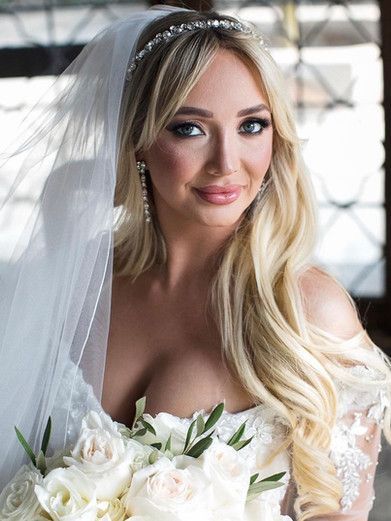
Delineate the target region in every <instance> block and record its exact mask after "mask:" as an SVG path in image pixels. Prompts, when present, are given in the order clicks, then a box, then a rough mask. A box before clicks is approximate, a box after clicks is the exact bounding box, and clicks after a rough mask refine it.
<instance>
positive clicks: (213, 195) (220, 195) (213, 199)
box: [194, 185, 242, 204]
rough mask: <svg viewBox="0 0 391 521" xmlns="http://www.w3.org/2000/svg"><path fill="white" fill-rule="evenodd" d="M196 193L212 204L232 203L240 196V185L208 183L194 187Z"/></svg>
mask: <svg viewBox="0 0 391 521" xmlns="http://www.w3.org/2000/svg"><path fill="white" fill-rule="evenodd" d="M194 190H195V192H196V194H197V195H198V196H199V197H201V199H203V200H204V201H207V202H208V203H212V204H230V203H233V202H234V201H236V199H237V198H238V197H239V196H240V192H241V190H242V187H241V186H240V185H226V186H219V185H208V186H201V187H200V188H194Z"/></svg>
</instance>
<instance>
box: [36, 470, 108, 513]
mask: <svg viewBox="0 0 391 521" xmlns="http://www.w3.org/2000/svg"><path fill="white" fill-rule="evenodd" d="M35 493H36V495H37V497H38V500H39V502H40V503H41V505H42V508H43V509H44V510H45V511H46V512H47V513H48V514H49V515H50V516H51V517H52V519H53V520H54V521H95V519H96V515H97V512H98V506H97V502H96V487H95V485H94V483H93V482H92V481H91V480H90V479H89V478H88V477H87V476H85V475H84V474H83V473H82V472H81V471H80V470H79V469H77V468H75V467H69V468H65V469H63V468H60V469H54V470H52V471H51V472H49V474H48V475H47V476H46V477H45V478H44V479H43V483H42V485H35Z"/></svg>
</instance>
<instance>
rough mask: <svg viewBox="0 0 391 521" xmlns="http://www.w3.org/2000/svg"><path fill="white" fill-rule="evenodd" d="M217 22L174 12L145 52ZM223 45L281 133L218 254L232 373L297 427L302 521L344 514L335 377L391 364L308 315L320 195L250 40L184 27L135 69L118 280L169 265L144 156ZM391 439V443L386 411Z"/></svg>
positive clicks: (294, 445)
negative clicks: (147, 200) (149, 201)
mask: <svg viewBox="0 0 391 521" xmlns="http://www.w3.org/2000/svg"><path fill="white" fill-rule="evenodd" d="M209 18H221V19H222V18H230V17H228V16H224V17H223V16H222V15H219V14H218V13H215V12H208V13H198V12H196V11H188V12H185V11H182V12H179V13H178V12H173V13H170V14H168V15H167V16H165V17H164V18H162V19H159V20H157V21H154V22H153V23H151V24H150V25H149V26H148V27H147V28H146V29H145V30H144V32H143V34H142V35H141V37H140V39H139V43H138V49H142V48H143V46H144V45H145V44H146V43H147V42H148V41H149V40H151V39H152V38H153V37H154V36H155V35H156V34H157V33H158V32H162V31H164V30H166V29H167V28H168V27H169V26H171V25H177V24H181V23H187V22H192V21H195V20H207V19H209ZM232 20H234V21H236V20H235V18H232ZM221 48H224V49H229V50H230V51H231V52H232V53H234V54H235V55H236V56H238V57H239V58H240V59H241V60H242V61H243V62H244V63H245V64H246V65H247V66H248V67H249V69H250V70H251V71H252V72H253V74H254V75H256V77H257V79H258V81H259V85H260V87H261V89H262V92H263V93H264V95H265V97H266V99H267V102H268V103H269V107H270V108H271V111H272V115H273V132H274V135H273V153H272V159H271V164H270V167H269V169H268V172H267V174H266V178H265V179H266V181H267V185H266V189H265V190H264V192H263V193H262V196H261V198H260V200H259V202H257V203H255V201H254V202H253V203H252V205H251V206H250V207H249V208H248V209H247V211H246V214H245V215H244V216H243V219H242V220H241V223H240V225H239V226H238V227H237V229H236V230H235V232H234V233H233V234H232V236H231V237H230V238H229V240H228V241H227V242H226V244H225V245H224V248H223V249H222V251H221V252H220V258H219V262H218V264H217V265H218V268H217V269H216V273H215V277H214V281H213V284H212V287H211V292H210V303H211V304H212V310H213V314H214V317H215V320H216V323H217V324H218V327H219V331H220V335H221V342H222V349H223V353H224V356H225V359H226V361H227V362H228V363H227V366H228V368H229V370H230V371H231V372H232V375H233V377H234V378H237V379H238V380H239V381H240V382H241V384H242V386H243V388H244V389H245V390H246V391H247V392H248V393H249V394H250V396H252V397H253V398H254V402H256V403H265V404H268V405H270V406H272V407H274V408H275V409H276V410H277V412H278V413H279V414H280V416H281V417H283V418H284V419H285V420H286V423H287V425H289V427H288V428H287V436H286V438H285V440H284V442H283V444H282V445H281V446H280V447H278V449H277V450H276V451H275V452H274V453H273V454H271V455H270V458H269V460H268V462H270V460H272V459H273V458H274V456H275V455H276V454H277V453H278V452H281V451H282V450H284V449H286V450H288V451H289V453H290V456H291V465H292V476H293V478H294V481H295V483H296V485H297V491H298V495H297V498H296V500H295V505H294V508H295V512H296V515H297V516H298V520H299V521H305V520H307V519H309V518H312V517H314V516H317V515H322V514H327V513H329V512H333V511H338V510H339V509H340V503H339V501H340V499H341V497H342V485H341V482H340V480H339V479H338V477H337V475H336V469H335V467H334V465H333V464H332V461H331V460H330V457H329V451H330V442H331V431H332V428H333V425H334V424H335V422H336V418H337V405H338V397H337V388H336V384H335V378H338V379H339V380H341V381H345V382H352V381H353V382H354V381H356V383H357V381H358V379H355V378H354V377H353V376H352V375H351V374H350V373H349V372H348V371H347V370H346V367H347V366H351V365H354V364H360V363H361V364H362V363H363V362H364V361H365V364H366V365H367V366H368V367H373V368H376V369H377V370H379V371H380V373H381V374H382V375H383V377H384V378H385V380H386V382H387V383H388V384H389V386H388V388H389V389H391V371H390V367H391V365H390V363H389V361H388V359H387V357H386V356H385V355H384V354H383V353H382V352H381V351H380V349H379V348H377V347H376V346H374V345H372V349H371V348H369V347H368V346H367V347H365V343H367V344H368V336H367V335H366V332H365V331H363V332H362V333H360V334H358V335H356V336H355V337H354V338H353V339H351V340H349V341H342V340H341V339H338V338H334V337H332V336H331V335H330V334H327V333H326V332H325V331H322V330H320V329H318V328H317V327H315V326H314V325H313V324H311V323H310V322H309V321H308V320H307V318H306V314H305V310H304V303H303V300H302V295H301V291H300V277H301V275H302V274H303V273H305V271H306V270H307V269H308V267H309V266H310V265H311V256H312V254H313V250H314V246H315V238H316V230H317V228H316V212H315V201H314V195H313V191H312V187H311V183H310V181H309V176H308V173H307V171H306V169H305V165H304V163H303V160H302V156H301V151H300V142H299V139H298V137H297V133H296V129H295V123H294V117H293V112H292V108H291V106H290V104H289V101H288V96H287V94H286V90H285V86H284V80H283V78H282V75H281V72H280V71H279V68H278V67H277V66H276V64H275V62H274V60H273V59H272V57H271V56H270V54H269V53H268V52H267V51H266V50H265V49H264V48H262V47H261V46H260V44H259V41H258V40H257V39H256V38H254V36H252V35H251V34H248V33H245V32H240V31H232V30H231V31H229V30H224V29H220V28H218V29H215V28H214V29H209V30H192V31H184V32H183V33H182V34H180V35H178V36H177V37H176V38H174V39H172V40H169V41H167V42H165V43H164V44H161V45H160V46H158V47H156V48H155V49H154V50H153V52H152V53H150V54H149V55H148V56H147V57H146V58H144V59H143V60H141V61H140V63H139V65H138V67H137V69H136V70H135V72H134V73H133V79H132V81H130V82H129V84H128V85H127V87H126V90H125V93H124V101H123V121H122V127H121V128H122V135H121V142H120V152H119V158H118V180H117V186H116V193H115V204H116V207H117V212H118V214H117V221H116V230H115V244H114V274H115V275H119V276H128V277H131V278H132V279H136V278H137V277H138V276H139V275H140V274H141V273H143V272H144V271H146V270H148V269H149V268H150V267H151V266H153V265H154V264H159V263H164V262H165V259H166V249H165V242H164V237H163V236H162V233H161V231H160V229H159V224H158V222H157V219H156V216H154V215H153V213H152V216H153V224H152V225H151V224H146V223H145V222H144V215H143V203H142V193H141V186H140V179H139V174H138V172H137V167H136V153H137V152H139V151H141V150H143V149H144V150H145V149H148V148H149V147H150V146H151V145H152V144H153V143H154V142H155V140H156V138H157V135H158V134H159V132H160V131H161V129H163V128H164V127H165V126H166V125H167V124H168V122H169V120H170V119H171V118H172V117H173V115H174V114H175V112H176V111H177V110H178V108H179V107H180V106H181V104H183V102H184V100H185V99H186V97H187V95H188V94H189V92H190V91H191V89H192V88H193V87H194V85H195V84H196V83H197V81H198V79H199V78H200V76H201V75H202V74H203V72H204V71H205V70H206V68H207V67H208V66H209V65H210V63H211V62H212V60H213V58H214V57H215V55H216V53H217V52H218V50H219V49H221ZM129 99H131V100H132V103H129V102H128V100H129ZM148 183H149V186H148V188H149V192H150V194H152V191H153V188H152V186H151V184H150V181H149V180H148ZM152 212H153V205H152ZM154 217H155V218H154ZM342 290H343V291H345V290H344V289H343V288H342ZM345 293H346V291H345ZM346 295H347V297H348V298H349V300H350V302H351V304H352V306H353V308H354V309H355V310H356V307H355V304H354V302H353V300H352V299H351V297H350V296H349V295H348V294H347V293H346ZM356 313H357V310H356ZM360 383H361V384H362V385H365V386H368V387H369V386H372V387H376V386H378V385H379V380H377V381H372V380H371V381H370V380H368V382H363V379H362V377H360ZM390 395H391V392H390ZM384 433H385V436H386V438H387V440H388V441H389V442H390V443H391V429H390V410H389V409H387V410H386V416H385V422H384ZM268 462H267V463H268Z"/></svg>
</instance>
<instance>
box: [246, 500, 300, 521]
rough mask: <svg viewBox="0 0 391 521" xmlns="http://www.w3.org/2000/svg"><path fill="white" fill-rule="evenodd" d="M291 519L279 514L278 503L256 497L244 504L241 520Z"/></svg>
mask: <svg viewBox="0 0 391 521" xmlns="http://www.w3.org/2000/svg"><path fill="white" fill-rule="evenodd" d="M259 519H262V521H292V519H291V518H290V517H289V516H284V515H282V514H281V510H280V505H279V504H277V503H274V502H272V501H268V500H265V499H261V497H258V498H256V499H253V500H252V501H249V502H248V503H247V504H246V510H245V515H244V518H243V521H259Z"/></svg>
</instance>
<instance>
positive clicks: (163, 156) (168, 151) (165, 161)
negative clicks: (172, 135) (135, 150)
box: [147, 138, 197, 183]
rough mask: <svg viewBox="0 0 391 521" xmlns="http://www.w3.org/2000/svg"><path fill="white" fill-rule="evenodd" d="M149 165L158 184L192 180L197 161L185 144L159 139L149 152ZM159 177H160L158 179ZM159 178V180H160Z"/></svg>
mask: <svg viewBox="0 0 391 521" xmlns="http://www.w3.org/2000/svg"><path fill="white" fill-rule="evenodd" d="M147 165H148V166H149V167H150V171H151V172H152V173H151V176H152V178H153V180H154V181H155V182H157V183H159V182H162V181H163V182H170V181H175V180H182V181H184V182H186V180H187V178H189V181H190V180H191V179H192V177H193V175H194V172H197V161H196V158H195V157H193V154H192V153H191V151H189V147H188V146H186V144H185V143H184V142H180V141H173V140H172V139H165V138H159V139H158V140H157V141H156V142H155V143H154V145H153V147H151V148H150V149H149V151H148V161H147ZM157 176H158V177H157ZM158 178H159V179H158Z"/></svg>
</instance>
